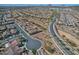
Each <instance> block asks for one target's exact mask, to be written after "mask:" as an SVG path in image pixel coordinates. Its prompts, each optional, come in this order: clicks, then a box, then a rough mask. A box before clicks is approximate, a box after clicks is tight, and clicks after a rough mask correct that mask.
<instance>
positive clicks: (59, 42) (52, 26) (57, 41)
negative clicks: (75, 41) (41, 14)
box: [49, 16, 74, 55]
mask: <svg viewBox="0 0 79 59" xmlns="http://www.w3.org/2000/svg"><path fill="white" fill-rule="evenodd" d="M49 32H50V33H51V34H52V35H53V37H54V39H53V40H54V42H55V44H56V45H57V47H58V48H59V49H60V51H61V52H62V53H63V54H65V55H74V53H73V52H71V51H70V49H69V48H67V47H66V45H65V43H64V42H63V41H62V40H63V39H62V38H61V37H60V36H59V34H58V32H57V31H56V16H54V17H52V23H51V24H50V27H49Z"/></svg>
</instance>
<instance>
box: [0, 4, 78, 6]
mask: <svg viewBox="0 0 79 59" xmlns="http://www.w3.org/2000/svg"><path fill="white" fill-rule="evenodd" d="M48 5H51V6H79V4H0V6H48Z"/></svg>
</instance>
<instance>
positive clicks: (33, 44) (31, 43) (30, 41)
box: [15, 23, 41, 49]
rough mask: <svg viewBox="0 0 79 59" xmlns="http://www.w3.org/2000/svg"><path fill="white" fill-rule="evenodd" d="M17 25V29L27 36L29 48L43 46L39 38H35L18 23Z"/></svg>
mask: <svg viewBox="0 0 79 59" xmlns="http://www.w3.org/2000/svg"><path fill="white" fill-rule="evenodd" d="M15 24H16V26H17V29H18V30H19V31H20V32H21V33H22V34H23V35H24V36H25V37H26V38H27V40H28V42H27V48H28V49H39V48H40V47H41V42H40V41H38V40H35V39H33V38H31V37H30V35H29V34H28V33H27V32H26V31H25V30H23V29H22V27H20V25H18V24H17V23H15Z"/></svg>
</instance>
